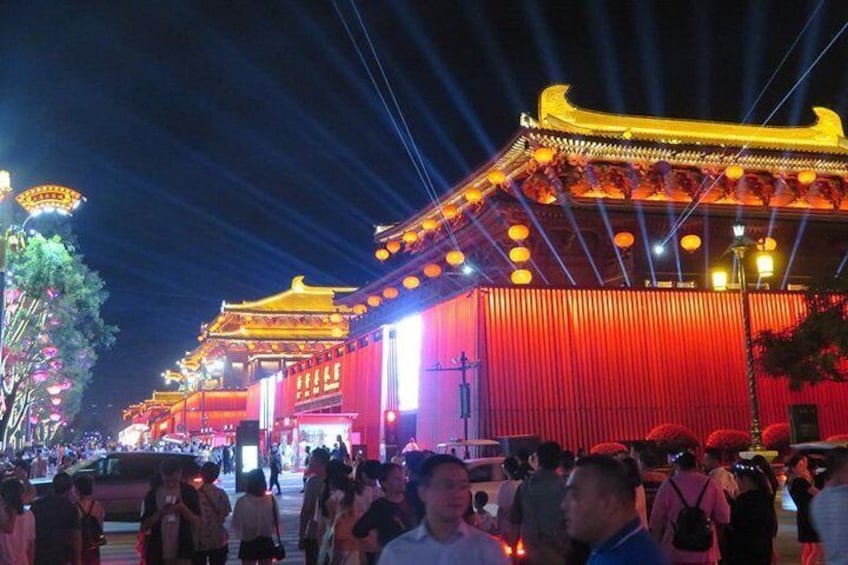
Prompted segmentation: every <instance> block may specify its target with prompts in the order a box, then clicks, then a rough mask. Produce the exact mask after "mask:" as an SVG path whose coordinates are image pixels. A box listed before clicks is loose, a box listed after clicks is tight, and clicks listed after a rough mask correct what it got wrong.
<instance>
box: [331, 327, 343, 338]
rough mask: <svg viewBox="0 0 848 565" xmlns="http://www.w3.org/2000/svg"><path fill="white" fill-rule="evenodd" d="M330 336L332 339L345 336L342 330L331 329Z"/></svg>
mask: <svg viewBox="0 0 848 565" xmlns="http://www.w3.org/2000/svg"><path fill="white" fill-rule="evenodd" d="M330 336H332V337H342V336H344V330H343V329H341V328H331V329H330Z"/></svg>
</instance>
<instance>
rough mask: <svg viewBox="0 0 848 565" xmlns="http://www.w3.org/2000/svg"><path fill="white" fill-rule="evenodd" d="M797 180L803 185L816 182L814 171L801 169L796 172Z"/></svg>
mask: <svg viewBox="0 0 848 565" xmlns="http://www.w3.org/2000/svg"><path fill="white" fill-rule="evenodd" d="M798 182H800V183H801V184H803V185H804V186H808V185H811V184H813V183H814V182H816V172H815V171H812V170H810V169H806V170H803V171H801V172H799V173H798Z"/></svg>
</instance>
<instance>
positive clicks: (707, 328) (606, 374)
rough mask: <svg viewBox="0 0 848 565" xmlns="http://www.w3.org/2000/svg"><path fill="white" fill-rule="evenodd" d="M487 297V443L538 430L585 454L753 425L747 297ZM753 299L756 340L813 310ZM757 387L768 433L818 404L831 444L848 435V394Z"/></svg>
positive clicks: (786, 299) (535, 293)
mask: <svg viewBox="0 0 848 565" xmlns="http://www.w3.org/2000/svg"><path fill="white" fill-rule="evenodd" d="M482 296H483V306H482V308H483V316H484V318H483V324H482V325H483V330H482V331H483V332H484V334H485V346H486V347H485V354H484V362H483V366H482V367H481V375H482V376H483V378H484V388H483V389H482V390H481V391H480V396H481V398H482V406H481V410H482V411H481V421H482V429H481V437H496V436H500V435H508V434H525V433H533V434H539V435H540V436H542V437H543V438H553V439H556V440H558V441H560V442H562V443H563V445H564V446H567V447H570V448H572V449H575V448H577V447H586V448H589V447H591V446H592V445H594V444H595V443H598V442H601V441H609V440H616V439H638V438H642V437H644V436H645V434H646V433H647V432H648V431H649V430H650V429H651V428H652V427H653V426H654V425H657V424H661V423H665V422H672V423H678V424H683V425H686V426H688V427H690V428H692V429H693V430H694V431H695V432H696V433H697V434H699V435H700V436H702V437H704V436H706V435H707V434H709V432H711V431H712V430H714V429H717V428H737V429H744V430H747V429H748V427H749V416H748V414H749V412H748V401H747V387H746V379H745V354H744V339H743V331H742V324H741V317H740V316H741V310H740V304H739V295H738V294H736V293H715V292H691V291H688V292H687V291H667V292H666V291H655V290H654V291H647V290H645V291H640V290H628V291H618V290H549V289H514V288H510V289H485V290H483V291H482ZM751 301H752V316H753V330H754V333H755V334H756V332H757V331H758V330H759V329H762V328H765V327H772V328H782V327H785V326H786V325H788V324H790V323H792V321H793V320H794V319H796V317H797V315H798V313H799V312H801V311H802V310H803V301H802V297H800V296H798V295H795V294H779V293H769V294H763V293H756V294H753V295H752V296H751ZM758 386H759V399H760V417H761V423H762V425H763V427H765V426H767V425H769V424H771V423H774V422H778V421H786V414H787V405H788V404H789V403H807V402H814V403H816V404H818V405H819V415H820V416H819V417H820V422H821V431H822V434H823V436H827V435H829V434H834V433H837V432H840V433H841V432H846V431H848V423H846V422H845V421H844V414H845V409H846V407H848V387H845V386H843V387H839V386H837V385H835V384H824V385H820V386H818V387H815V388H809V387H808V388H806V389H805V390H804V391H803V392H799V393H791V392H789V391H788V389H787V386H786V382H785V381H784V380H774V379H767V378H761V379H758ZM451 408H452V407H451ZM444 416H445V417H449V416H451V410H448V411H446V412H445V414H444ZM454 418H455V416H454Z"/></svg>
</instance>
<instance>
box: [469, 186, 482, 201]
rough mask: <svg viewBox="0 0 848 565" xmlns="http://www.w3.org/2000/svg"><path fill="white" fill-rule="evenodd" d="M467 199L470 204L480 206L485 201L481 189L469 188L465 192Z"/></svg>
mask: <svg viewBox="0 0 848 565" xmlns="http://www.w3.org/2000/svg"><path fill="white" fill-rule="evenodd" d="M465 199H466V200H467V201H468V203H469V204H478V203H479V202H481V201H482V200H483V191H482V190H480V189H479V188H469V189H468V190H466V191H465Z"/></svg>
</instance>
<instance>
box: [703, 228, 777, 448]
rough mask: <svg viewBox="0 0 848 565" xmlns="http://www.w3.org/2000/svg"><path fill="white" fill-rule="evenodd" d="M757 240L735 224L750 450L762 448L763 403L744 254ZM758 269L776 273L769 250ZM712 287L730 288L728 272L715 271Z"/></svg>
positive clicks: (758, 261) (732, 247)
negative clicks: (746, 379)
mask: <svg viewBox="0 0 848 565" xmlns="http://www.w3.org/2000/svg"><path fill="white" fill-rule="evenodd" d="M756 248H757V243H756V242H755V241H752V240H750V239H748V238H746V237H745V226H744V225H743V224H741V223H737V224H734V225H733V243H731V244H730V247H729V248H728V251H729V252H732V253H733V256H734V257H735V258H736V265H737V268H738V273H739V297H740V299H741V306H742V328H743V330H744V332H745V363H746V369H747V378H748V403H749V409H750V412H751V449H752V451H762V450H763V449H764V448H763V434H762V430H761V429H760V406H759V400H758V398H757V380H756V374H755V371H754V346H753V338H752V336H751V305H750V303H749V301H748V277H747V275H746V273H745V262H744V259H745V255H746V254H747V253H748V251H749V250H752V249H756ZM756 265H757V272H758V274H759V276H760V278H768V277H770V276H772V275H773V274H774V259H773V258H772V256H771V255H770V254H769V253H768V252H767V251H761V252H760V253H759V254H758V255H757V259H756ZM712 278H713V288H714V289H715V290H718V291H723V290H727V288H728V283H727V281H728V276H727V272H726V271H721V270H716V271H713V274H712Z"/></svg>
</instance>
